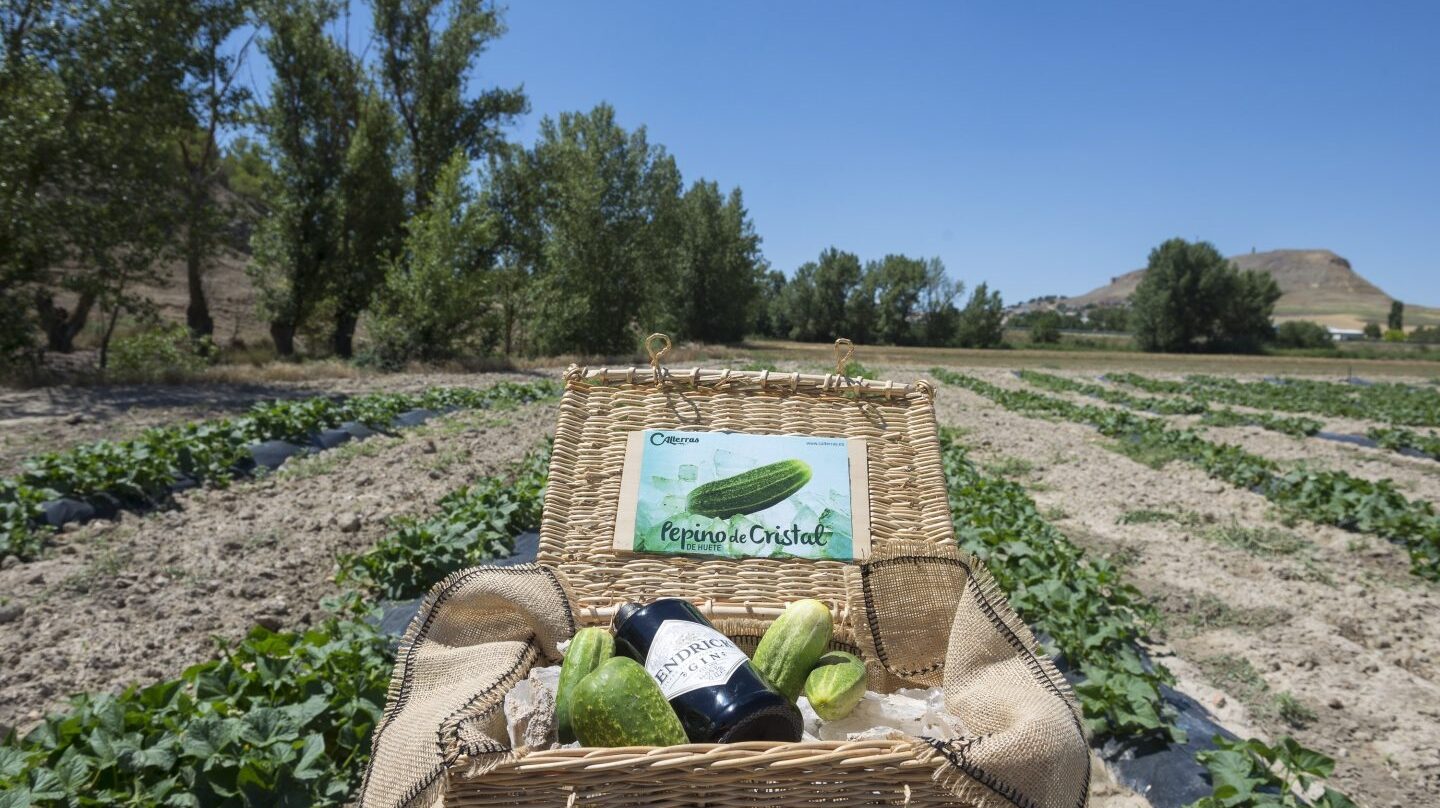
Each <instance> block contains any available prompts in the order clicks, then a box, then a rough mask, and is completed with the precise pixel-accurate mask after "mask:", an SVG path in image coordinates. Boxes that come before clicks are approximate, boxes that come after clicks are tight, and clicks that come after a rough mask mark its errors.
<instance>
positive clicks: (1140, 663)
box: [0, 432, 1349, 808]
mask: <svg viewBox="0 0 1440 808" xmlns="http://www.w3.org/2000/svg"><path fill="white" fill-rule="evenodd" d="M548 459H549V451H548V446H542V447H540V448H538V449H537V450H535V451H534V452H532V453H531V454H530V455H528V456H527V457H526V458H525V459H524V460H522V461H520V462H519V463H517V464H516V465H515V466H514V467H512V468H511V469H510V470H509V471H508V472H507V473H505V474H501V475H496V476H493V477H487V478H483V479H481V480H479V481H477V482H475V483H474V484H472V485H470V486H466V487H464V488H461V489H459V490H457V491H455V492H452V493H451V494H449V495H447V496H446V497H445V498H444V499H442V500H441V502H440V503H439V507H438V509H437V512H436V513H435V514H434V515H432V516H429V517H425V518H405V519H402V520H397V522H395V523H394V525H393V528H394V529H393V530H392V532H391V533H390V534H389V535H387V536H386V537H385V538H384V539H382V540H381V541H380V542H379V543H378V544H377V545H376V546H375V547H373V548H372V549H371V550H369V551H368V552H366V553H363V554H360V555H356V556H349V557H345V558H342V559H341V563H340V572H339V573H338V576H337V580H338V581H339V582H340V584H341V585H342V587H354V588H355V589H352V590H351V591H350V592H349V594H347V595H345V596H343V597H340V598H337V599H335V600H334V601H332V602H330V603H329V604H327V605H328V606H329V607H330V608H331V609H332V611H333V616H332V617H331V618H330V619H328V620H326V621H325V622H324V623H323V624H322V625H320V626H317V627H315V628H312V629H310V630H308V631H305V632H303V633H290V632H280V633H274V632H270V631H268V630H266V629H263V628H256V629H254V630H253V631H252V632H251V633H250V635H249V636H248V637H246V638H245V639H244V640H243V641H241V642H240V643H238V644H236V645H233V646H229V645H222V646H221V648H220V655H219V657H218V658H217V659H215V660H212V661H210V662H206V663H203V664H201V665H197V666H194V667H192V668H190V669H188V670H186V671H185V672H184V673H183V674H182V675H181V676H180V677H179V678H178V679H175V680H172V681H169V682H163V683H160V684H155V685H151V686H148V687H144V688H131V689H129V690H126V691H125V692H123V693H121V694H119V695H109V694H95V695H79V696H75V697H73V698H72V700H71V702H70V705H69V707H68V708H67V709H66V710H64V711H62V712H60V713H57V714H54V715H51V716H49V717H47V718H46V719H45V720H44V723H43V724H41V725H40V726H39V727H38V728H36V729H35V730H33V731H31V732H30V733H29V734H27V735H26V736H25V737H24V738H23V739H21V738H13V737H12V738H10V739H7V740H5V741H3V742H0V808H18V806H29V805H36V806H51V805H55V806H59V805H68V806H99V805H112V804H120V803H123V804H128V805H137V806H161V805H167V806H232V805H237V806H238V805H320V806H326V805H341V804H344V803H346V802H347V801H348V800H349V799H350V797H351V795H353V794H354V793H355V791H356V789H357V788H358V785H359V779H360V776H361V772H362V771H363V770H364V767H365V764H366V762H367V758H368V755H369V751H370V747H369V735H370V732H371V731H372V729H373V728H374V726H375V724H376V722H377V721H378V719H379V717H380V714H381V711H382V709H383V704H384V699H385V690H386V684H387V681H388V677H389V673H390V669H391V667H392V664H393V652H392V651H391V649H390V646H389V644H388V641H387V638H385V637H383V636H381V635H379V634H378V633H377V632H376V630H375V629H374V627H373V626H374V620H375V617H376V615H375V612H374V611H373V607H372V606H370V605H368V604H369V603H370V602H371V600H370V599H372V598H385V599H399V598H409V597H414V596H418V595H420V594H422V593H423V592H424V591H425V590H426V589H428V587H429V586H430V585H431V584H432V583H433V582H434V581H437V580H440V579H441V578H442V577H444V576H445V575H446V574H448V573H450V572H453V571H455V570H457V569H462V568H464V567H467V566H470V565H473V564H477V563H483V562H484V561H486V560H488V559H492V558H496V557H500V556H504V555H508V554H509V553H510V552H511V551H512V549H513V547H514V539H515V537H516V536H518V535H519V534H520V533H522V532H524V531H526V530H532V529H535V528H536V527H537V526H538V524H539V520H540V508H541V502H542V499H543V493H544V486H545V475H546V468H547V467H548ZM944 465H945V472H946V475H947V479H948V483H949V487H950V500H951V515H952V519H953V521H954V524H955V528H956V533H957V536H958V539H959V541H960V543H961V545H962V546H963V547H964V548H965V549H966V550H969V551H971V552H974V553H976V554H977V555H979V556H980V557H981V558H983V559H984V560H985V561H986V563H987V565H988V567H989V568H990V571H991V572H992V573H993V574H994V575H995V577H996V579H997V581H998V582H999V583H1000V585H1001V586H1002V587H1003V588H1004V589H1005V590H1006V591H1007V592H1008V593H1009V596H1010V600H1011V603H1012V605H1013V606H1014V607H1015V608H1016V610H1017V612H1018V613H1019V614H1020V615H1021V617H1022V618H1024V619H1025V620H1027V621H1028V622H1029V623H1030V624H1031V625H1032V626H1034V627H1035V628H1036V629H1037V630H1038V631H1040V632H1041V633H1042V635H1043V636H1046V637H1048V638H1049V641H1050V642H1051V643H1052V644H1053V646H1052V647H1051V648H1048V649H1047V650H1048V651H1051V652H1054V653H1059V654H1062V655H1064V657H1065V658H1066V659H1067V660H1068V661H1069V663H1070V664H1071V665H1072V666H1074V667H1075V669H1077V670H1078V671H1079V672H1080V673H1081V674H1082V675H1083V676H1084V681H1083V682H1081V683H1080V684H1078V686H1077V687H1076V693H1077V696H1078V698H1079V700H1080V703H1081V706H1082V708H1083V711H1084V716H1085V720H1086V724H1087V725H1088V727H1089V728H1090V730H1091V731H1092V732H1093V733H1094V735H1095V736H1096V740H1097V741H1100V740H1104V739H1106V738H1119V739H1137V740H1138V739H1154V740H1159V741H1162V742H1164V741H1178V740H1182V739H1183V733H1181V732H1180V731H1179V730H1178V729H1176V728H1175V726H1174V723H1173V716H1171V715H1170V714H1169V712H1168V710H1167V708H1166V706H1165V702H1164V700H1163V698H1162V696H1161V693H1160V690H1159V686H1160V685H1161V684H1162V683H1164V682H1168V681H1169V680H1170V677H1169V674H1168V673H1167V672H1166V671H1165V670H1164V669H1163V668H1160V667H1150V666H1148V665H1146V664H1145V662H1144V660H1143V659H1142V656H1141V653H1140V648H1139V643H1140V641H1141V640H1142V639H1143V638H1144V636H1145V632H1146V631H1147V628H1148V627H1149V626H1150V625H1151V624H1152V623H1153V621H1154V619H1155V613H1154V611H1153V609H1152V607H1151V606H1150V605H1149V604H1148V603H1146V602H1145V600H1144V598H1143V596H1142V595H1141V594H1140V593H1139V592H1138V591H1137V590H1136V589H1134V588H1133V587H1132V586H1130V585H1129V584H1126V583H1125V582H1124V581H1123V580H1121V575H1120V571H1119V569H1118V568H1117V567H1115V566H1114V565H1112V564H1111V563H1110V562H1109V561H1108V560H1106V559H1104V558H1089V557H1087V556H1086V555H1085V554H1084V552H1083V551H1082V550H1081V549H1079V548H1078V547H1077V546H1075V545H1074V544H1073V543H1071V542H1070V541H1069V540H1068V539H1067V538H1066V537H1065V536H1064V535H1063V534H1061V533H1060V532H1059V531H1057V530H1056V529H1055V528H1054V527H1053V526H1052V525H1050V524H1049V523H1048V522H1046V521H1045V520H1044V519H1043V518H1042V517H1041V516H1040V514H1039V512H1038V510H1037V509H1036V506H1035V503H1034V501H1033V500H1032V499H1031V498H1030V497H1029V496H1028V495H1027V494H1026V493H1025V491H1024V489H1023V488H1021V487H1020V486H1018V485H1016V484H1014V483H1012V482H1009V481H1007V480H1004V479H1002V478H999V477H994V476H988V475H986V474H984V473H982V472H981V471H980V470H979V469H978V467H977V466H976V464H975V463H973V462H972V461H971V460H970V459H969V456H968V452H967V450H966V448H965V447H964V446H963V445H962V444H961V443H960V442H959V441H958V440H957V439H956V436H955V435H954V434H953V433H950V432H946V433H945V435H944ZM1247 744H1248V745H1247ZM1222 753H1223V754H1222ZM1201 760H1202V762H1203V763H1204V764H1205V765H1206V766H1207V767H1209V768H1210V769H1211V771H1212V773H1213V774H1214V777H1215V782H1216V783H1217V784H1222V783H1229V784H1238V785H1239V786H1242V787H1243V788H1244V789H1245V794H1246V795H1249V794H1250V793H1252V792H1253V793H1254V794H1256V795H1260V794H1263V793H1265V792H1266V791H1267V790H1268V791H1269V792H1270V793H1274V792H1275V790H1276V789H1280V793H1286V792H1287V791H1288V786H1289V785H1291V784H1293V783H1295V782H1299V781H1300V780H1304V779H1307V778H1318V777H1324V776H1327V775H1328V774H1329V773H1330V770H1331V767H1333V762H1332V761H1330V760H1329V759H1328V758H1326V757H1324V756H1323V755H1319V754H1318V753H1315V752H1313V751H1311V750H1306V749H1303V748H1302V747H1300V746H1299V745H1298V744H1295V743H1294V742H1293V741H1291V740H1289V739H1284V740H1282V741H1281V742H1280V743H1277V744H1276V745H1275V746H1273V747H1272V746H1267V745H1265V744H1262V743H1260V742H1258V741H1249V742H1245V744H1235V745H1226V746H1225V747H1222V748H1221V749H1218V750H1212V751H1211V752H1205V753H1202V754H1201ZM1219 793H1220V792H1218V791H1217V794H1219ZM1223 796H1224V798H1225V802H1224V804H1225V805H1227V806H1241V807H1242V808H1243V806H1246V805H1251V804H1256V805H1258V804H1260V803H1259V802H1250V801H1247V800H1246V799H1238V800H1237V799H1233V794H1232V793H1231V792H1229V791H1226V792H1224V794H1223ZM1257 799H1258V797H1257ZM1324 799H1325V800H1326V801H1325V802H1322V803H1317V805H1321V804H1323V805H1327V806H1333V807H1334V808H1340V806H1345V805H1349V802H1348V800H1344V798H1343V797H1341V796H1340V795H1338V794H1336V793H1335V792H1331V791H1327V792H1326V796H1325V797H1324ZM1215 804H1220V803H1215Z"/></svg>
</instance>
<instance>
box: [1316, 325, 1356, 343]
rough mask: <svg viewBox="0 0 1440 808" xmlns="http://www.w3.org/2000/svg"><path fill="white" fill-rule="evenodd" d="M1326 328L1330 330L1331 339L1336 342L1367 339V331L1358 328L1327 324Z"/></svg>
mask: <svg viewBox="0 0 1440 808" xmlns="http://www.w3.org/2000/svg"><path fill="white" fill-rule="evenodd" d="M1325 330H1327V331H1329V332H1330V339H1332V340H1334V341H1335V342H1359V341H1360V340H1363V339H1365V332H1364V331H1361V330H1360V329H1358V328H1336V327H1335V326H1333V325H1330V326H1326V327H1325Z"/></svg>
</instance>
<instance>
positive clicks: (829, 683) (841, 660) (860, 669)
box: [805, 651, 867, 721]
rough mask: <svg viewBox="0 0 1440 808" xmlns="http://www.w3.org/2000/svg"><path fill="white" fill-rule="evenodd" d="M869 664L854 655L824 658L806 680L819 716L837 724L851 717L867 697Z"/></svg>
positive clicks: (838, 653) (835, 654) (836, 654)
mask: <svg viewBox="0 0 1440 808" xmlns="http://www.w3.org/2000/svg"><path fill="white" fill-rule="evenodd" d="M866 681H867V679H866V676H865V663H864V662H862V661H861V660H860V658H859V657H857V656H855V655H854V654H851V653H847V652H845V651H831V652H830V653H828V654H826V655H825V656H822V657H820V662H819V663H818V664H817V666H816V668H815V669H814V670H812V671H810V675H809V676H807V677H805V698H807V699H809V700H810V707H811V708H812V709H814V710H815V714H816V715H818V716H820V717H821V718H823V719H825V720H826V721H836V720H838V719H841V718H844V717H845V716H847V715H849V714H850V711H851V710H854V709H855V705H857V704H859V703H860V699H862V698H864V697H865V684H866Z"/></svg>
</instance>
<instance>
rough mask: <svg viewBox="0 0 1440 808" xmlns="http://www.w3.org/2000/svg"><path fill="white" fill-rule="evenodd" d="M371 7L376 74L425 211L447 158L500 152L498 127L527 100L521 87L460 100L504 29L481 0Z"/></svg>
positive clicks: (404, 0)
mask: <svg viewBox="0 0 1440 808" xmlns="http://www.w3.org/2000/svg"><path fill="white" fill-rule="evenodd" d="M447 5H448V7H449V15H448V19H444V20H442V19H441V8H442V7H445V6H447ZM371 9H372V15H373V18H374V24H375V35H376V37H377V39H378V40H379V43H380V59H379V65H380V75H381V78H382V80H383V82H384V85H385V90H386V93H387V94H388V95H389V96H390V99H391V101H392V102H393V103H394V105H395V111H396V113H397V115H398V117H399V119H400V125H401V129H402V131H403V133H404V140H405V164H406V166H407V168H408V171H409V178H408V183H409V185H410V191H411V193H412V201H413V203H414V207H415V209H416V210H423V209H424V208H425V207H426V206H427V205H428V204H429V198H430V194H431V191H432V189H433V188H434V187H435V183H436V181H437V179H438V178H439V175H440V170H441V168H443V167H444V166H445V165H446V164H447V162H448V161H449V160H450V158H451V156H452V155H453V154H455V152H456V151H457V150H458V151H461V152H463V153H464V154H465V156H466V157H468V158H470V159H472V160H474V159H479V158H480V157H482V156H484V155H486V154H497V153H499V152H501V151H503V146H504V139H503V138H502V137H501V135H500V127H501V126H503V125H504V124H506V123H508V122H510V121H511V120H512V119H513V118H514V117H515V116H516V115H520V114H523V113H525V112H526V111H527V110H528V104H527V102H526V99H525V93H524V91H523V90H522V89H521V88H519V87H516V88H514V89H509V90H501V89H490V90H486V91H484V92H482V93H480V94H479V95H478V96H476V97H475V98H466V89H467V87H466V85H467V79H468V77H469V75H470V74H471V73H472V72H473V71H474V69H475V62H476V61H477V60H478V59H479V57H480V54H482V53H483V52H484V51H485V48H486V46H487V45H488V44H489V42H490V41H491V40H494V39H496V38H498V37H500V36H501V35H502V34H504V33H505V27H504V24H503V22H502V21H501V18H500V12H499V10H497V9H496V8H495V7H493V6H487V5H486V4H485V3H484V2H483V1H482V0H453V1H452V2H450V3H448V4H447V3H444V2H442V0H371Z"/></svg>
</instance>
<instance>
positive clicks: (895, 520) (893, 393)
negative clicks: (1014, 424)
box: [538, 334, 955, 621]
mask: <svg viewBox="0 0 1440 808" xmlns="http://www.w3.org/2000/svg"><path fill="white" fill-rule="evenodd" d="M646 348H647V350H648V352H649V353H650V367H649V368H636V367H628V368H619V369H617V368H606V367H601V368H590V367H581V366H576V365H572V366H571V367H570V368H569V369H568V370H567V371H566V372H565V392H564V396H563V398H562V399H561V402H560V415H559V420H558V423H557V425H556V429H555V447H554V453H553V455H552V458H551V463H550V477H549V484H548V489H547V492H546V495H545V510H544V517H543V519H542V521H541V525H540V548H539V558H538V560H539V562H540V563H541V564H544V565H546V566H548V567H550V568H551V569H553V570H555V571H557V572H558V573H559V574H560V577H561V579H562V580H563V581H564V582H565V585H566V587H567V588H568V590H569V592H570V595H571V597H572V599H573V605H574V606H575V607H576V609H577V611H578V612H579V616H580V617H581V618H582V619H586V618H589V619H590V620H592V621H598V620H600V619H608V616H609V615H612V614H613V613H614V610H615V608H616V607H617V606H619V605H620V604H622V603H625V602H627V601H634V600H651V599H654V598H658V597H682V598H687V599H689V600H691V601H693V602H696V603H700V604H708V605H709V608H710V610H711V611H712V614H715V615H717V616H719V615H725V614H731V615H735V616H743V615H754V616H757V617H763V616H766V615H772V614H774V613H777V612H778V611H779V610H780V609H781V608H783V604H785V603H787V602H790V601H793V600H796V599H798V598H806V597H810V598H817V599H820V600H822V601H825V602H827V603H829V604H831V605H832V607H834V608H837V609H838V610H839V612H838V613H842V614H843V613H844V612H845V611H846V610H847V609H848V608H849V607H851V606H853V605H854V604H855V603H856V595H855V593H856V592H857V586H856V580H855V579H856V574H855V573H856V570H857V565H856V564H855V563H847V562H843V561H830V560H810V559H796V558H729V557H724V558H717V557H692V556H677V555H655V554H642V553H632V552H629V551H625V550H616V549H615V548H614V546H613V538H614V535H615V525H616V520H617V518H618V516H619V508H620V503H621V480H622V474H623V471H624V468H625V461H626V454H627V443H628V441H629V439H630V436H631V434H632V433H635V432H637V431H640V430H646V429H664V430H675V431H707V432H718V431H733V432H744V433H750V434H760V435H807V436H815V437H822V438H851V439H853V438H862V439H864V440H863V447H864V458H865V464H866V469H867V473H868V475H867V476H868V492H866V493H868V506H869V508H868V510H869V514H868V517H869V536H870V555H871V557H872V558H876V557H884V556H889V555H894V554H895V553H896V552H897V551H898V549H899V548H901V547H906V548H912V549H913V548H915V547H916V546H917V545H919V546H924V545H932V546H935V547H937V548H941V547H945V548H953V547H954V539H955V534H954V528H953V526H952V524H951V521H950V511H949V505H948V500H947V496H946V489H945V478H944V470H943V468H942V465H941V458H940V441H939V435H938V429H937V425H936V421H935V411H934V406H933V404H934V390H933V388H932V387H931V386H930V385H929V384H928V383H927V382H924V381H920V382H916V383H914V384H900V383H895V382H881V381H875V380H871V379H859V378H852V377H847V376H846V375H844V373H843V370H844V368H845V364H846V362H847V361H848V360H849V358H850V356H852V355H853V353H854V348H853V346H851V345H850V342H849V340H837V341H836V354H837V363H836V372H835V373H832V374H823V375H822V374H803V373H778V372H772V371H767V370H761V371H734V370H705V369H701V368H692V369H689V370H672V369H670V368H666V367H664V366H662V365H661V360H662V359H663V357H664V354H665V353H666V352H667V351H668V350H669V348H670V339H669V338H668V337H666V336H665V335H663V334H654V335H651V337H650V338H649V339H647V340H646ZM863 511H864V508H863V507H861V505H860V504H857V505H856V507H854V508H853V512H854V513H855V514H856V515H857V518H858V515H860V514H862V513H863Z"/></svg>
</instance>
